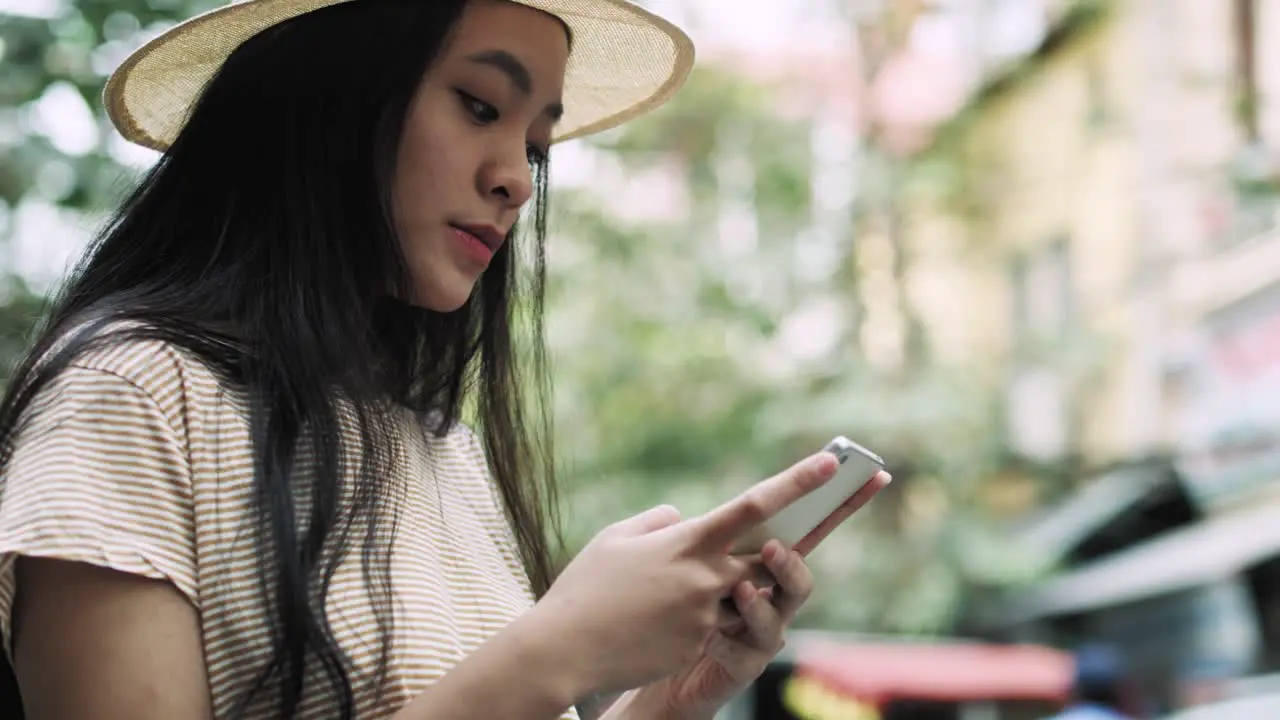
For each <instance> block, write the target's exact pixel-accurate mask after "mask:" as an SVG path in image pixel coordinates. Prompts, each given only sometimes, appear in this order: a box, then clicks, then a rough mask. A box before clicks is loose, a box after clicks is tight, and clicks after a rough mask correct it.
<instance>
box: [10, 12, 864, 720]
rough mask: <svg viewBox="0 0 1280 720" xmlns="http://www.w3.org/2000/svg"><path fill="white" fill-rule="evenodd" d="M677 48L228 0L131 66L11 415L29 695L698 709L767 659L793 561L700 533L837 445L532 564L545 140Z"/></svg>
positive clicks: (685, 51) (663, 84)
mask: <svg viewBox="0 0 1280 720" xmlns="http://www.w3.org/2000/svg"><path fill="white" fill-rule="evenodd" d="M691 58H692V50H691V48H690V46H689V44H688V40H687V38H685V36H684V35H683V34H681V33H680V32H679V31H678V30H676V29H675V28H673V27H671V26H670V25H669V24H667V23H665V22H663V21H661V20H660V19H658V18H655V17H653V16H652V15H649V14H648V13H646V12H644V11H641V10H639V9H637V8H635V7H633V6H631V5H629V4H628V3H626V2H624V1H623V0H521V2H520V3H516V2H507V1H506V0H469V1H465V2H464V1H463V0H433V1H426V0H419V1H418V2H403V1H401V0H352V1H351V2H341V3H339V2H337V1H336V0H249V1H248V2H242V3H239V4H236V5H232V6H230V7H229V8H224V9H223V10H220V11H215V12H214V13H210V14H208V15H205V16H202V17H200V18H197V19H195V20H193V21H191V22H189V23H187V24H184V25H180V26H178V27H176V28H174V29H173V30H171V31H169V32H168V33H166V34H165V35H163V36H162V37H161V38H159V39H157V40H156V41H153V42H152V43H149V44H148V45H147V46H145V47H143V48H142V49H140V50H139V51H138V52H137V53H135V54H134V55H133V56H132V57H130V58H129V59H128V60H127V61H126V62H125V63H124V64H123V65H122V66H121V68H120V69H119V70H118V71H117V73H116V74H115V75H114V76H113V77H112V79H111V81H110V82H109V83H108V87H107V92H106V101H107V105H108V109H109V111H110V113H111V116H112V118H113V120H114V122H115V123H116V125H117V127H118V128H119V129H120V130H121V132H122V133H123V134H124V135H125V136H126V137H127V138H129V139H130V140H133V141H135V142H138V143H141V144H143V145H147V146H150V147H153V148H156V149H160V150H163V151H164V155H163V157H162V158H161V160H160V161H159V163H158V164H157V165H156V166H155V168H154V169H153V170H152V171H151V172H150V173H149V174H148V175H147V177H146V178H145V179H144V180H143V181H142V183H141V185H140V186H139V188H138V189H137V190H136V191H135V192H134V193H133V194H132V195H131V196H130V197H129V198H128V200H127V201H126V202H125V203H124V204H123V206H122V207H121V208H120V210H119V212H118V213H117V214H116V216H115V217H114V219H113V220H112V222H111V223H109V225H108V226H107V227H106V229H105V230H104V231H103V233H102V234H101V236H100V237H99V239H98V240H97V241H96V242H95V244H94V245H93V246H92V247H91V248H90V251H89V252H88V254H87V255H86V257H85V259H84V261H83V262H82V263H81V264H80V266H79V267H78V268H77V270H76V271H75V273H74V275H73V276H72V277H71V278H70V280H69V281H68V283H67V285H66V287H65V289H64V291H63V292H62V293H61V295H60V297H59V298H57V300H56V303H55V304H54V307H53V310H52V312H51V314H50V317H49V320H48V322H47V324H46V326H45V327H44V328H43V329H42V331H41V333H40V335H39V337H38V339H37V342H36V343H35V344H34V347H33V349H32V351H31V353H30V356H29V358H28V359H27V360H26V361H25V362H24V364H23V365H22V366H21V367H20V368H19V371H18V373H17V375H16V378H15V380H14V381H13V383H12V384H11V386H10V388H9V391H8V394H7V395H6V397H5V399H4V403H3V406H2V407H0V437H3V438H4V441H5V442H4V444H3V455H2V456H0V463H2V467H3V478H4V486H3V495H2V496H0V554H2V555H0V557H2V558H3V560H2V562H0V610H2V612H0V632H2V633H3V637H4V641H5V644H6V649H7V650H8V653H9V657H10V658H11V659H12V664H13V667H14V670H15V673H16V676H17V679H18V684H19V687H20V690H21V694H22V700H23V704H24V705H25V708H26V716H27V717H28V718H33V719H39V720H45V719H47V718H77V719H83V718H98V717H101V718H119V717H128V718H141V719H146V718H166V719H173V718H208V717H218V718H222V717H239V718H265V717H286V718H293V717H307V718H331V717H342V718H351V717H394V718H398V719H403V720H411V719H413V718H432V719H440V718H462V717H467V718H550V717H557V716H560V715H561V714H566V713H567V714H568V715H572V714H573V711H572V709H571V705H572V704H573V703H575V701H579V700H581V699H583V698H585V697H588V696H599V695H610V694H616V693H624V694H623V695H622V698H621V699H620V700H619V701H617V702H615V703H613V704H612V707H611V708H609V710H608V714H609V715H610V716H611V717H618V718H659V717H662V718H669V717H675V718H709V717H710V716H711V715H712V714H713V713H714V712H715V710H716V708H717V707H718V706H719V705H720V704H721V703H723V702H724V701H725V700H726V699H727V698H728V697H730V696H731V695H732V694H733V693H734V692H736V691H737V690H739V689H741V688H742V687H743V686H744V685H745V684H746V683H748V682H750V680H751V679H753V678H754V677H755V676H756V675H757V674H759V673H760V672H761V671H762V669H763V668H764V666H765V663H767V661H768V659H769V658H770V657H771V656H772V654H773V653H774V652H776V650H777V649H778V647H779V643H780V639H781V634H782V632H783V629H784V628H785V626H786V625H787V623H788V622H789V621H790V620H791V618H793V617H794V615H795V612H796V611H797V609H798V608H799V606H800V605H801V604H802V603H803V602H804V599H805V597H806V596H807V595H808V593H809V589H810V586H811V582H812V581H811V577H810V575H809V573H808V570H807V569H806V568H805V566H804V562H803V561H802V559H801V558H800V556H799V554H797V553H796V552H794V551H791V550H786V549H784V548H782V547H780V546H778V545H777V543H774V544H773V545H772V546H770V547H768V548H767V549H766V551H765V552H764V553H763V556H764V557H763V559H764V562H765V564H766V565H767V566H768V568H769V569H770V571H771V573H772V574H773V576H774V577H775V578H776V582H777V585H776V586H775V589H774V590H772V591H766V590H757V588H756V587H755V586H754V585H752V584H751V583H750V582H748V581H747V578H748V573H749V571H750V568H749V567H748V563H747V562H746V561H745V560H743V559H739V558H731V557H729V556H728V555H727V553H726V550H725V549H726V548H727V547H728V546H729V544H730V543H731V542H732V541H733V540H734V538H736V537H737V536H739V535H741V534H742V533H744V532H746V531H747V530H749V529H750V528H751V527H752V526H753V525H755V524H758V523H759V522H760V521H761V520H762V519H763V518H765V517H767V516H768V515H769V514H770V513H772V512H776V511H777V510H779V509H780V508H782V507H784V506H785V505H786V504H787V503H789V502H791V501H793V500H794V499H795V498H797V497H799V496H800V495H802V494H803V493H805V492H807V491H808V490H811V489H812V488H813V487H816V486H817V485H818V484H820V483H821V482H823V481H824V480H825V479H826V478H827V477H828V476H829V475H830V474H831V473H832V472H833V469H834V460H833V459H832V458H830V457H829V456H825V455H819V456H815V457H813V458H809V459H808V460H806V461H804V462H802V463H800V464H798V465H797V466H795V467H793V468H792V469H790V470H788V471H787V472H784V473H783V474H781V475H779V476H777V477H775V478H773V479H771V480H769V481H766V482H765V483H762V484H760V485H758V486H756V487H755V488H753V489H752V490H751V491H749V492H748V493H746V494H744V495H743V496H742V497H740V498H737V499H735V500H733V501H731V502H729V503H727V504H726V505H724V506H722V507H720V508H718V509H717V510H715V511H713V512H711V513H708V514H707V515H704V516H701V517H699V518H695V519H690V520H687V521H681V520H680V518H679V517H678V515H676V514H675V513H674V512H673V511H672V510H671V509H669V508H658V509H655V510H651V511H649V512H646V513H642V514H641V515H638V516H636V517H633V518H630V519H628V520H625V521H622V522H620V523H618V524H616V525H613V526H611V527H609V528H607V529H606V530H604V531H603V532H601V533H600V535H599V536H597V537H596V538H595V539H594V540H593V541H592V543H590V544H589V545H588V547H587V548H586V549H584V551H583V552H582V553H580V554H579V556H578V557H577V558H576V559H575V560H574V561H573V562H572V563H571V564H570V565H569V566H568V567H567V568H566V569H565V570H564V572H563V573H561V574H560V576H559V577H558V578H555V577H553V549H554V547H555V543H554V539H555V538H556V537H557V534H556V525H555V523H554V522H553V521H551V520H548V519H546V518H545V517H544V508H546V507H549V506H552V505H553V501H554V493H553V492H552V491H551V490H552V487H553V485H552V483H551V479H552V475H551V473H550V472H549V471H550V469H551V468H550V463H549V462H546V461H545V460H543V459H544V458H547V457H550V453H549V452H547V451H546V447H545V445H544V444H542V443H541V440H542V439H543V435H542V433H541V430H542V427H543V425H544V423H543V422H542V420H543V419H544V415H543V414H542V413H541V412H540V411H539V410H538V408H539V407H541V406H540V405H537V404H534V405H529V406H526V405H525V404H524V403H523V399H524V397H525V395H526V393H531V394H533V395H534V396H535V397H534V399H535V400H536V399H537V398H536V395H537V393H536V392H535V391H537V390H540V389H541V388H542V387H543V384H542V383H541V382H540V381H539V378H540V377H542V376H541V371H542V367H541V363H540V362H539V361H540V360H541V357H540V353H541V345H540V334H539V332H538V328H539V322H540V320H541V304H540V300H541V280H542V240H543V234H544V233H543V228H544V222H543V220H544V216H545V203H544V197H545V195H544V193H545V180H546V176H547V170H546V156H547V151H548V147H549V146H550V145H551V143H552V142H553V141H556V140H560V139H564V138H566V137H572V136H575V135H582V134H586V133H588V132H593V131H597V130H601V129H604V128H606V127H610V126H613V125H616V124H618V123H619V122H622V121H624V120H626V119H628V118H630V117H633V116H635V115H637V114H639V113H640V112H643V111H644V110H646V109H648V108H650V107H653V106H655V105H657V104H659V103H660V102H661V101H663V100H665V99H666V98H667V97H669V96H670V95H671V94H672V93H674V92H675V90H676V89H677V88H678V86H679V85H680V83H681V81H682V80H683V78H684V76H685V75H686V74H687V71H688V66H689V63H690V61H691ZM526 207H527V209H528V210H529V212H528V213H527V215H526V216H525V217H523V218H522V223H521V225H522V227H521V232H516V230H515V225H516V220H517V217H518V216H519V215H520V213H521V211H522V209H525V208H526ZM521 254H523V255H524V256H525V257H527V258H528V261H527V263H525V264H526V265H527V266H528V267H524V268H522V267H521V265H522V263H521V262H520V256H521ZM526 331H527V334H526ZM464 408H465V409H467V410H468V411H469V412H470V413H471V417H473V419H474V422H475V423H476V426H477V428H476V429H477V432H476V433H473V432H472V431H471V430H470V429H468V428H467V427H466V426H464V425H463V424H462V423H461V418H462V415H463V411H464ZM870 492H874V489H873V490H871V491H870ZM864 500H865V495H864V497H863V498H860V499H859V501H864ZM854 507H855V504H852V503H851V504H850V506H849V507H848V508H846V509H845V510H844V511H842V512H841V513H838V517H833V518H832V519H831V521H830V522H829V523H828V526H827V527H826V528H825V529H823V530H820V531H819V532H817V533H815V536H814V538H813V540H812V541H810V543H809V545H808V547H811V546H812V544H813V543H814V542H816V540H817V539H820V537H821V536H822V535H823V534H825V532H827V531H829V528H830V527H831V526H834V524H836V523H838V522H839V520H840V519H842V518H843V516H845V515H847V514H848V513H849V512H852V510H853V508H854ZM805 549H806V548H805V547H802V548H799V550H801V551H803V550H805ZM729 596H732V597H733V604H734V605H735V606H736V609H737V610H738V614H739V616H740V617H739V618H737V619H734V620H732V621H731V622H728V623H724V622H720V623H719V624H717V623H718V617H719V615H718V613H719V609H720V608H721V601H722V600H723V599H724V598H727V597H729ZM535 598H536V599H537V601H536V604H535ZM624 691H625V692H624Z"/></svg>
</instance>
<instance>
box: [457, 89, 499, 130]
mask: <svg viewBox="0 0 1280 720" xmlns="http://www.w3.org/2000/svg"><path fill="white" fill-rule="evenodd" d="M455 92H457V93H458V100H459V101H461V102H462V108H463V109H464V110H466V111H467V114H468V115H470V116H471V119H472V121H473V122H475V123H476V124H478V125H488V124H490V123H495V122H497V121H498V109H497V108H495V107H494V106H492V105H490V104H489V103H487V102H485V101H483V100H481V99H480V98H478V97H476V96H474V95H471V94H468V93H465V92H463V91H461V90H456V91H455Z"/></svg>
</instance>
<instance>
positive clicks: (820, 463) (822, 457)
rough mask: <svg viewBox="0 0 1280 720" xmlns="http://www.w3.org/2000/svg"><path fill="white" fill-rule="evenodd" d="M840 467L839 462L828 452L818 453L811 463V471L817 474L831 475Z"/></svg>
mask: <svg viewBox="0 0 1280 720" xmlns="http://www.w3.org/2000/svg"><path fill="white" fill-rule="evenodd" d="M839 466H840V461H839V460H838V459H837V458H836V456H835V455H832V454H831V453H829V452H824V453H819V454H818V458H817V459H816V460H814V462H813V469H814V470H815V471H816V472H819V473H833V472H835V471H836V468H837V467H839Z"/></svg>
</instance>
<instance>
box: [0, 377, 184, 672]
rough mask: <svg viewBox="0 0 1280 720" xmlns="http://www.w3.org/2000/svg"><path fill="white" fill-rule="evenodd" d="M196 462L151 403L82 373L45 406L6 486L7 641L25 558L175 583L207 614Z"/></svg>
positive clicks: (1, 621)
mask: <svg viewBox="0 0 1280 720" xmlns="http://www.w3.org/2000/svg"><path fill="white" fill-rule="evenodd" d="M194 522H195V519H194V508H193V501H192V491H191V472H190V461H189V455H188V453H187V448H186V443H185V441H184V435H183V433H181V432H179V430H178V429H177V426H176V425H175V422H174V418H173V417H172V414H171V413H169V414H167V413H166V412H165V411H164V409H163V408H162V407H161V405H160V403H159V402H157V400H156V399H155V397H153V396H152V394H149V393H148V392H147V391H145V390H143V389H142V388H141V387H139V386H138V385H136V384H135V383H133V382H131V381H130V380H128V379H126V378H124V377H122V376H119V375H117V374H114V373H112V372H109V371H106V370H101V369H87V368H82V367H74V366H73V367H71V368H68V369H67V370H65V371H64V372H62V373H61V374H60V375H59V376H58V377H57V378H56V379H55V380H54V381H52V382H51V383H50V384H49V386H48V387H46V388H45V389H43V390H42V391H41V392H40V394H39V395H38V396H37V397H36V399H35V401H34V402H33V403H32V406H31V407H30V409H29V410H28V412H27V416H26V421H25V422H24V424H23V426H22V427H21V428H20V430H19V434H18V436H17V437H16V438H15V439H14V445H13V454H12V456H11V457H10V460H9V463H8V466H7V467H6V468H4V474H3V476H2V477H0V632H3V640H4V643H5V646H6V647H7V646H8V643H9V641H10V638H11V635H10V630H11V628H10V619H11V612H12V606H13V600H14V596H15V590H16V588H15V577H14V561H15V559H16V558H17V557H18V556H21V555H26V556H33V557H45V558H57V559H62V560H73V561H80V562H85V563H89V564H92V565H96V566H100V567H104V568H109V569H112V570H118V571H120V572H124V573H129V574H133V575H141V576H144V577H148V578H152V579H156V580H167V581H169V582H171V583H173V585H175V586H176V587H177V588H178V590H179V591H181V592H182V593H183V594H184V595H186V596H187V598H188V599H189V600H191V602H192V603H193V604H195V605H197V606H198V602H197V597H196V571H195V529H194Z"/></svg>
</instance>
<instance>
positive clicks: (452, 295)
mask: <svg viewBox="0 0 1280 720" xmlns="http://www.w3.org/2000/svg"><path fill="white" fill-rule="evenodd" d="M474 288H475V283H468V284H467V286H466V287H456V288H448V289H447V290H443V289H442V288H439V287H434V288H430V289H419V290H417V291H416V292H415V293H414V297H413V302H412V304H413V305H414V306H416V307H420V308H422V309H423V310H431V311H432V312H438V313H451V312H454V311H455V310H458V309H459V308H461V307H462V306H463V305H466V304H467V300H469V299H470V298H471V291H472V290H473V289H474Z"/></svg>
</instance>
